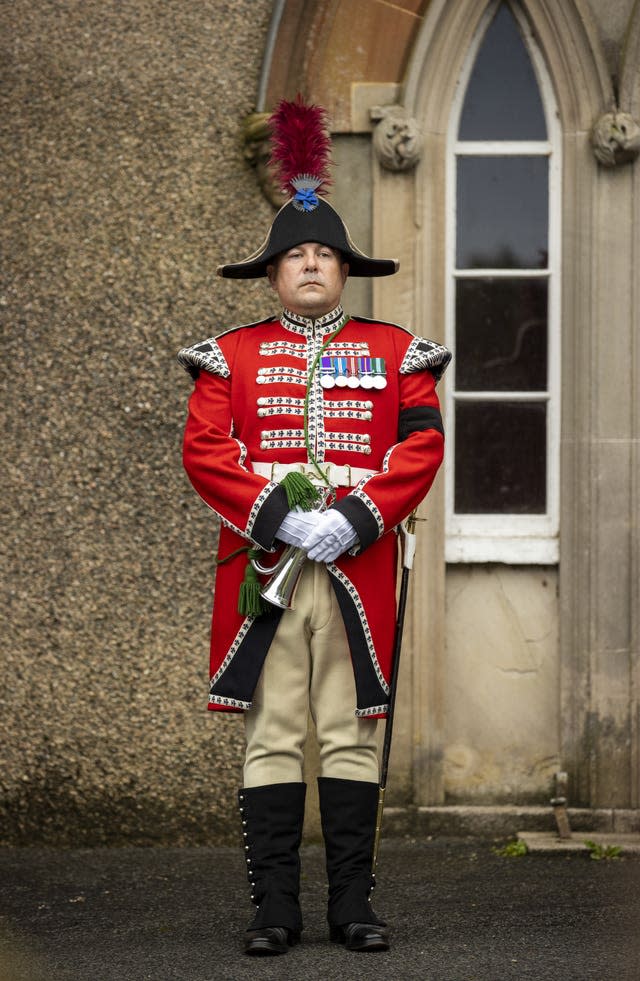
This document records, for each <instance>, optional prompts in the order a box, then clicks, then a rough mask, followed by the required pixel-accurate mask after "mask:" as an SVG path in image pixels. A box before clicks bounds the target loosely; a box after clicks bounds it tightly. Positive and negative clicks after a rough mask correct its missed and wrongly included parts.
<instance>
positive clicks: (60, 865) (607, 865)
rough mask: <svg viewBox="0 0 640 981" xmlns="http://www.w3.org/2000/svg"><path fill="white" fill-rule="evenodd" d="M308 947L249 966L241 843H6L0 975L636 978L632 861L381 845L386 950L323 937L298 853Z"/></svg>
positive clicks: (314, 893) (428, 844)
mask: <svg viewBox="0 0 640 981" xmlns="http://www.w3.org/2000/svg"><path fill="white" fill-rule="evenodd" d="M302 862H303V885H302V903H303V909H304V913H305V931H304V934H303V943H302V944H301V945H300V946H299V947H296V948H294V949H292V950H291V951H290V953H288V954H286V955H285V956H283V957H270V958H249V957H246V956H245V955H244V954H243V953H242V946H241V936H242V932H243V930H244V928H245V925H246V921H247V917H248V915H249V912H250V906H249V902H248V888H247V883H246V875H245V868H244V863H243V860H242V858H241V855H240V852H239V849H234V848H229V847H220V848H120V849H102V848H100V849H78V850H71V851H62V850H52V849H44V848H24V849H14V848H11V849H8V848H6V849H0V941H1V943H0V979H1V981H87V979H91V981H145V979H152V981H170V979H178V981H210V979H229V981H235V979H239V981H241V979H245V978H247V979H248V978H254V979H260V981H263V979H272V978H273V979H278V981H286V979H307V978H309V979H323V981H333V979H336V981H337V979H339V981H351V979H354V981H355V979H358V981H359V979H370V978H376V979H377V978H385V979H394V981H396V979H397V981H403V979H414V978H415V979H421V981H503V979H511V978H513V979H521V978H524V979H535V981H544V979H547V978H549V979H551V978H553V979H559V978H561V979H562V981H590V979H594V981H638V979H639V978H640V856H638V855H633V854H631V855H625V856H623V857H622V858H620V859H618V860H602V861H593V860H592V859H591V858H590V857H589V855H588V854H586V853H578V854H575V853H574V854H560V853H541V854H528V855H524V856H520V857H511V858H508V857H502V856H499V855H497V854H495V852H494V851H493V850H492V843H491V842H490V841H484V840H483V841H475V840H474V841H471V840H445V839H435V840H433V841H410V840H384V841H383V842H382V845H381V851H380V857H379V864H378V872H379V880H380V881H379V886H378V888H377V890H376V897H375V904H374V905H375V907H376V909H377V910H378V912H379V913H381V914H384V915H385V916H386V917H387V919H388V920H389V922H390V923H391V924H392V925H393V947H392V949H391V951H389V952H386V953H375V954H374V953H371V954H356V953H350V952H348V951H345V950H344V949H343V948H342V947H340V946H336V945H335V944H331V943H329V941H328V939H327V930H326V925H325V922H324V915H325V914H324V908H323V897H324V895H325V892H326V883H325V877H324V868H323V852H322V849H321V848H320V846H317V845H307V846H305V847H304V848H303V850H302Z"/></svg>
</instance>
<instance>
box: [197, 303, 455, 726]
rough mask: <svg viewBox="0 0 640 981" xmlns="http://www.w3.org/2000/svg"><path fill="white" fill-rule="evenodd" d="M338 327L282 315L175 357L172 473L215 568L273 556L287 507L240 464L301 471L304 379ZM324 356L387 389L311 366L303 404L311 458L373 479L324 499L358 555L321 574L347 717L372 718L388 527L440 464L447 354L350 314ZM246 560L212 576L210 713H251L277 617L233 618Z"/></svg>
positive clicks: (380, 680)
mask: <svg viewBox="0 0 640 981" xmlns="http://www.w3.org/2000/svg"><path fill="white" fill-rule="evenodd" d="M345 319H346V318H345V316H344V314H343V312H342V309H341V308H338V309H337V310H335V311H332V312H331V313H330V314H327V315H325V316H324V317H321V318H318V319H317V320H315V321H312V320H308V319H306V318H303V317H299V316H297V315H295V314H291V313H288V312H285V313H283V315H282V317H281V318H280V319H276V318H272V319H270V320H265V321H262V322H261V323H258V324H250V325H248V326H243V327H236V328H233V329H232V330H229V331H227V332H226V333H223V334H221V335H219V336H218V337H215V338H210V339H209V340H207V341H204V342H202V343H200V344H196V345H194V346H193V347H190V348H185V349H184V350H183V351H181V352H180V354H179V356H178V357H179V360H180V362H181V364H183V365H184V366H185V367H186V368H187V370H189V371H190V373H191V374H192V375H193V376H194V378H195V387H194V390H193V394H192V395H191V398H190V401H189V415H188V420H187V424H186V429H185V436H184V465H185V468H186V470H187V473H188V475H189V478H190V480H191V482H192V483H193V485H194V487H195V489H196V490H197V492H198V493H199V494H200V496H201V497H202V498H203V500H204V501H205V502H206V503H207V504H208V505H209V507H210V508H212V509H213V510H214V511H215V513H216V514H217V515H218V516H219V517H220V519H221V522H222V528H221V532H220V542H219V549H218V556H219V558H225V557H226V556H228V555H230V554H231V553H232V552H234V551H235V550H236V549H238V548H241V547H242V546H243V545H246V544H247V541H249V542H251V543H252V544H254V545H258V546H260V547H261V548H264V549H267V550H273V549H274V548H277V547H278V546H279V543H278V542H277V541H275V535H276V532H277V530H278V528H279V526H280V524H281V522H282V519H283V518H284V516H285V514H286V513H287V511H288V509H289V508H288V504H287V498H286V494H285V492H284V489H283V488H282V487H281V486H280V484H278V483H276V482H273V481H271V480H269V479H268V478H267V477H264V476H261V475H259V474H257V473H254V472H253V470H252V464H253V463H266V462H268V463H273V462H278V463H283V464H286V463H299V462H308V455H307V448H306V444H305V435H304V405H305V394H306V392H307V379H308V373H309V370H310V368H311V366H312V364H313V361H314V358H315V357H316V355H317V354H318V353H319V351H320V348H321V347H322V344H323V343H324V341H326V340H327V338H328V336H329V335H330V334H331V333H332V332H333V331H334V330H335V329H336V327H337V326H339V324H340V323H341V322H342V321H343V320H345ZM324 353H325V355H326V356H328V357H331V358H334V359H335V358H347V359H358V358H363V357H372V358H382V359H383V361H384V367H385V369H386V387H384V388H380V389H377V388H363V387H354V388H351V387H337V386H336V387H332V388H324V387H323V386H322V385H321V384H320V370H319V369H318V370H317V371H316V372H315V374H314V377H313V380H312V383H311V385H310V387H309V397H308V401H307V418H308V439H309V442H310V445H311V447H312V449H313V452H314V453H315V456H316V459H317V460H318V461H320V462H331V463H335V464H349V465H351V466H352V467H356V468H359V469H360V470H362V469H365V470H368V471H373V472H374V473H373V475H372V476H369V477H365V478H364V479H360V480H359V482H358V483H357V485H356V486H354V487H340V488H338V489H337V500H336V501H335V503H334V504H333V505H331V506H332V507H335V508H337V509H338V510H340V511H341V512H342V513H343V514H344V515H345V516H346V517H347V518H348V519H349V520H350V521H351V523H352V525H353V526H354V528H355V530H356V532H357V533H358V538H359V546H358V547H357V548H356V549H354V550H352V553H356V554H352V553H349V554H345V555H342V556H340V557H339V558H338V559H337V560H336V561H335V562H334V563H329V564H328V566H327V568H328V571H329V574H330V576H331V581H332V585H333V587H334V589H335V592H336V596H337V598H338V601H339V604H340V608H341V611H342V615H343V618H344V622H345V626H346V630H347V635H348V638H349V646H350V650H351V656H352V662H353V668H354V675H355V681H356V692H357V712H356V714H357V715H360V716H371V717H380V716H384V715H385V714H386V711H387V707H388V692H389V677H390V669H391V658H392V651H393V639H394V628H395V618H396V617H395V613H396V610H395V583H396V569H397V535H396V534H395V533H394V529H395V528H396V526H397V525H398V524H399V523H400V522H401V521H402V520H403V519H404V518H406V516H407V515H408V514H409V513H410V512H411V511H412V510H413V509H414V508H415V507H416V506H417V505H418V504H419V503H420V501H421V500H422V499H423V498H424V497H425V495H426V493H427V491H428V490H429V488H430V487H431V484H432V483H433V479H434V477H435V475H436V472H437V470H438V467H439V466H440V463H441V461H442V455H443V446H444V437H443V432H442V422H441V417H440V411H439V403H438V398H437V395H436V391H435V383H436V380H437V378H439V377H440V375H441V374H442V372H443V371H444V369H445V367H446V365H447V364H448V362H449V360H450V357H451V356H450V353H449V352H448V351H447V350H446V349H445V348H443V347H441V346H440V345H437V344H435V343H433V342H432V341H427V340H424V339H422V338H419V337H415V336H414V335H413V334H412V333H410V332H409V331H407V330H405V329H404V328H402V327H398V326H396V325H394V324H387V323H377V322H374V321H369V320H364V319H360V318H352V319H349V320H348V321H347V323H346V325H345V326H344V327H343V328H342V330H341V331H340V333H339V335H338V336H337V337H336V340H335V342H332V343H331V344H330V346H329V348H328V349H327V350H326V351H325V352H324ZM335 363H338V362H335ZM348 363H350V364H351V365H353V364H354V363H356V362H354V361H353V360H352V361H351V362H348ZM276 558H277V553H276V555H274V556H273V560H274V562H275V560H276ZM246 561H247V558H246V553H241V554H240V555H238V556H237V557H236V558H234V559H232V560H231V561H229V562H227V563H225V564H223V565H221V566H219V567H218V572H217V578H216V589H215V599H214V607H213V622H212V631H211V691H210V696H209V708H211V709H215V710H220V711H240V710H243V709H248V708H250V707H251V698H252V695H253V691H254V688H255V685H256V682H257V680H258V677H259V675H260V671H261V669H262V665H263V662H264V658H265V656H266V654H267V651H268V649H269V645H270V643H271V640H272V639H273V635H274V633H275V630H276V628H277V626H278V623H279V620H280V616H282V611H281V610H278V609H276V608H275V607H273V608H271V609H270V610H269V612H267V613H266V614H263V615H261V616H258V617H243V616H242V615H241V614H239V613H238V612H237V597H238V591H239V587H240V583H241V582H242V579H243V575H244V569H245V565H246ZM266 564H270V563H269V561H266Z"/></svg>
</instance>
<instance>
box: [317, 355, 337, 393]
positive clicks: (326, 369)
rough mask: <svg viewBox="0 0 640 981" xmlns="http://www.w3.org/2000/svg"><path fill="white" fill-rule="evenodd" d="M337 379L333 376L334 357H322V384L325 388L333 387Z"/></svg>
mask: <svg viewBox="0 0 640 981" xmlns="http://www.w3.org/2000/svg"><path fill="white" fill-rule="evenodd" d="M335 383H336V380H335V378H334V376H333V358H328V357H322V358H321V359H320V384H321V385H322V387H323V388H333V387H334V385H335Z"/></svg>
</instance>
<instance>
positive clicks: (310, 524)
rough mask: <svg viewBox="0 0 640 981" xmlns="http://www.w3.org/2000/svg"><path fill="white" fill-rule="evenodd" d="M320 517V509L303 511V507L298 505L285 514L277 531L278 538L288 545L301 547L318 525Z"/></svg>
mask: <svg viewBox="0 0 640 981" xmlns="http://www.w3.org/2000/svg"><path fill="white" fill-rule="evenodd" d="M319 517H320V512H319V511H303V510H302V508H301V507H296V508H294V509H293V511H289V513H288V514H285V516H284V518H283V521H282V524H281V525H280V527H279V528H278V530H277V532H276V538H279V539H280V541H281V542H286V543H287V545H296V546H297V547H298V548H300V546H301V545H302V543H303V542H304V541H305V539H306V538H308V536H309V535H310V534H311V532H312V531H313V529H314V528H315V526H316V525H317V523H318V519H319Z"/></svg>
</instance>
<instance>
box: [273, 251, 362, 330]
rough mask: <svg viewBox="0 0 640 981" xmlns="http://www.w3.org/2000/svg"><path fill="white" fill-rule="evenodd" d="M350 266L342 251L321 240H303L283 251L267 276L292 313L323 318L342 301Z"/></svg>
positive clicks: (281, 300)
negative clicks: (322, 243) (337, 250)
mask: <svg viewBox="0 0 640 981" xmlns="http://www.w3.org/2000/svg"><path fill="white" fill-rule="evenodd" d="M348 272H349V266H348V265H347V263H346V262H343V263H341V262H340V253H339V252H336V250H335V249H331V248H329V246H328V245H320V243H319V242H304V243H303V244H302V245H296V246H295V247H294V248H292V249H288V250H287V251H286V252H282V253H281V254H280V255H279V256H278V258H277V259H276V261H275V263H274V265H273V266H268V267H267V276H268V277H269V282H270V283H271V287H272V289H274V290H275V291H276V293H277V294H278V296H279V297H280V302H281V303H282V306H283V307H286V309H287V310H291V312H292V313H299V314H300V315H301V316H303V317H321V316H322V315H323V314H325V313H329V312H330V311H331V310H333V309H335V307H337V306H338V304H339V302H340V297H341V295H342V290H343V287H344V284H345V282H346V279H347V273H348Z"/></svg>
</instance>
